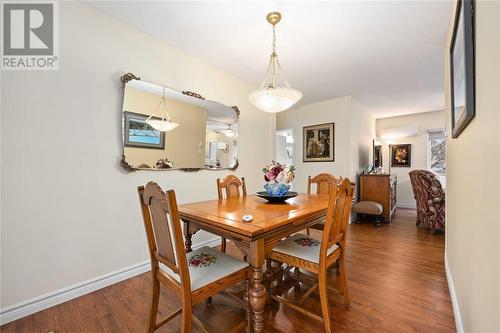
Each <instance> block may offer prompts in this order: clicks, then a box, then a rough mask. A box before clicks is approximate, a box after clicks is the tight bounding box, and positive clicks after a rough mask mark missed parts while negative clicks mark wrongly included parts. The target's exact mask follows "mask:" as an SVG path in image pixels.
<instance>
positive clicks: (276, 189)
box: [262, 161, 295, 197]
mask: <svg viewBox="0 0 500 333" xmlns="http://www.w3.org/2000/svg"><path fill="white" fill-rule="evenodd" d="M294 170H295V168H294V167H293V166H292V165H281V164H280V163H278V162H275V161H273V162H272V163H271V164H269V165H268V166H266V167H265V168H263V169H262V171H263V172H264V180H265V181H266V184H265V185H264V188H265V189H266V192H267V194H268V195H270V196H274V197H282V196H284V195H285V194H286V193H287V192H288V190H289V189H290V185H288V184H290V183H291V182H292V181H293V179H294V178H295V175H294V173H293V171H294Z"/></svg>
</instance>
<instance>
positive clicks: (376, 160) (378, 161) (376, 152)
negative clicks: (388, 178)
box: [373, 145, 382, 168]
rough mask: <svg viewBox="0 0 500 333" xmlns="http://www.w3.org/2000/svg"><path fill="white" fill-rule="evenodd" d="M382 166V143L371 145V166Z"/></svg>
mask: <svg viewBox="0 0 500 333" xmlns="http://www.w3.org/2000/svg"><path fill="white" fill-rule="evenodd" d="M381 166H382V145H377V146H374V147H373V167H374V168H379V167H381Z"/></svg>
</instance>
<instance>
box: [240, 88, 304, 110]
mask: <svg viewBox="0 0 500 333" xmlns="http://www.w3.org/2000/svg"><path fill="white" fill-rule="evenodd" d="M301 98H302V93H301V92H300V91H298V90H297V89H293V88H289V87H276V88H273V87H269V88H261V89H257V90H255V91H254V92H252V93H251V94H250V96H248V99H249V100H250V103H252V104H253V105H255V106H256V107H258V108H259V109H261V110H262V111H265V112H270V113H276V112H281V111H285V110H286V109H289V108H290V107H291V106H293V105H294V104H295V103H297V102H298V101H299V100H300V99H301Z"/></svg>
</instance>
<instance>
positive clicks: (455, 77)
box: [450, 0, 476, 139]
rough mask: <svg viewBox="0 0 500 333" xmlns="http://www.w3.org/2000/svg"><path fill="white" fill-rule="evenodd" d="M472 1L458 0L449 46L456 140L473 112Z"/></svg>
mask: <svg viewBox="0 0 500 333" xmlns="http://www.w3.org/2000/svg"><path fill="white" fill-rule="evenodd" d="M473 12H474V11H473V1H472V0H458V2H457V7H456V12H455V21H454V24H453V35H452V38H451V45H450V93H451V96H450V97H451V98H450V100H451V136H452V138H454V139H456V138H458V136H459V135H460V133H462V131H463V130H464V129H465V127H467V125H468V124H469V122H470V121H471V120H472V118H474V116H475V114H476V110H475V96H474V95H475V92H474V90H475V87H474V81H475V78H474V17H473Z"/></svg>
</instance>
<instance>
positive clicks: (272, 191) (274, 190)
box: [264, 183, 290, 197]
mask: <svg viewBox="0 0 500 333" xmlns="http://www.w3.org/2000/svg"><path fill="white" fill-rule="evenodd" d="M264 188H265V190H266V192H267V194H268V195H269V196H271V197H282V196H284V195H285V194H286V193H287V192H288V190H289V189H290V185H287V184H282V183H274V184H270V183H267V184H266V185H264Z"/></svg>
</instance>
